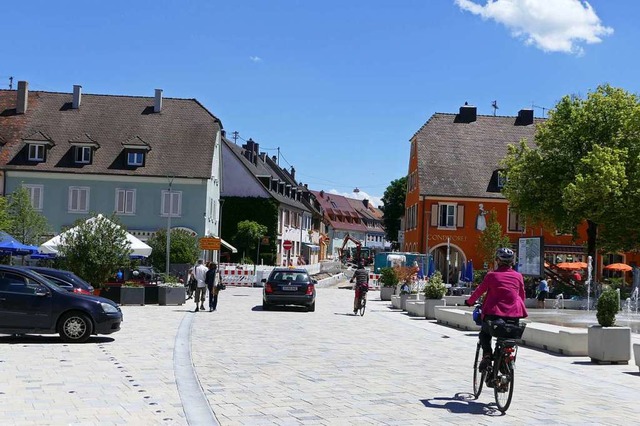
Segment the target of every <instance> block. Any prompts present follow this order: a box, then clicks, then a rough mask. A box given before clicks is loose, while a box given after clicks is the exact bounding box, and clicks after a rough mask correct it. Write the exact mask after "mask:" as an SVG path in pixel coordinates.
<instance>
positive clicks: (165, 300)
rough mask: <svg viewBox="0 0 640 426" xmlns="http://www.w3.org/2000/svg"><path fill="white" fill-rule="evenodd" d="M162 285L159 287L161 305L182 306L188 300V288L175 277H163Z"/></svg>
mask: <svg viewBox="0 0 640 426" xmlns="http://www.w3.org/2000/svg"><path fill="white" fill-rule="evenodd" d="M161 280H162V283H161V284H160V285H159V286H158V304H159V305H182V304H184V302H185V300H186V288H185V287H184V284H182V283H181V282H178V279H177V278H176V277H174V276H173V275H171V274H169V275H166V274H164V275H162V278H161Z"/></svg>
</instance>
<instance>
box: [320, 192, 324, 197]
mask: <svg viewBox="0 0 640 426" xmlns="http://www.w3.org/2000/svg"><path fill="white" fill-rule="evenodd" d="M320 198H324V190H320Z"/></svg>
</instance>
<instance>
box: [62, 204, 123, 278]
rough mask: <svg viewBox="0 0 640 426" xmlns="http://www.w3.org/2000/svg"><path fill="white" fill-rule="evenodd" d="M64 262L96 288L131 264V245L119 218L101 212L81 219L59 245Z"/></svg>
mask: <svg viewBox="0 0 640 426" xmlns="http://www.w3.org/2000/svg"><path fill="white" fill-rule="evenodd" d="M58 251H59V252H60V256H61V257H63V258H64V260H63V265H64V267H65V268H66V269H68V270H70V271H73V272H74V273H75V274H76V275H78V276H79V277H80V278H82V279H84V280H86V281H88V282H89V283H90V284H91V285H92V286H94V287H95V288H102V287H103V286H104V283H105V282H106V281H107V280H108V279H109V278H110V277H112V276H114V275H115V274H116V272H117V271H118V269H119V268H122V267H126V266H128V265H129V262H130V260H129V255H130V254H131V244H130V243H129V241H128V240H127V231H126V230H125V229H124V227H123V226H122V225H120V223H119V221H118V219H117V217H116V216H115V215H112V216H111V217H110V218H108V219H107V218H106V217H104V216H102V215H98V216H95V217H93V218H92V219H91V220H86V219H78V220H77V221H76V222H75V223H74V228H73V232H68V233H66V234H64V236H63V237H62V239H61V242H60V245H58Z"/></svg>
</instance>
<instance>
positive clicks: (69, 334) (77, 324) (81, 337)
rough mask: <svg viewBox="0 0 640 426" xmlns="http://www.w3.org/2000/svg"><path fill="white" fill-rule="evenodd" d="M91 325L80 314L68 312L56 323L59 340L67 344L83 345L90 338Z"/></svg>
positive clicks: (89, 321) (83, 315)
mask: <svg viewBox="0 0 640 426" xmlns="http://www.w3.org/2000/svg"><path fill="white" fill-rule="evenodd" d="M92 331H93V324H92V323H91V320H90V319H89V317H87V316H86V315H85V314H83V313H80V312H68V313H66V314H64V315H63V316H62V318H60V321H59V322H58V333H59V334H60V338H61V339H62V340H63V341H64V342H67V343H83V342H86V341H87V339H89V337H90V336H91V332H92Z"/></svg>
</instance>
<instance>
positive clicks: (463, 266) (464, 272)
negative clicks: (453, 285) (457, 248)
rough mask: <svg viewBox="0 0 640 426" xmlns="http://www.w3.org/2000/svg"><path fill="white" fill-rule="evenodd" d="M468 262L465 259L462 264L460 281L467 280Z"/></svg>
mask: <svg viewBox="0 0 640 426" xmlns="http://www.w3.org/2000/svg"><path fill="white" fill-rule="evenodd" d="M466 273H467V263H466V262H465V261H464V260H463V261H462V263H461V264H460V281H466V280H467V276H466Z"/></svg>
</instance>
